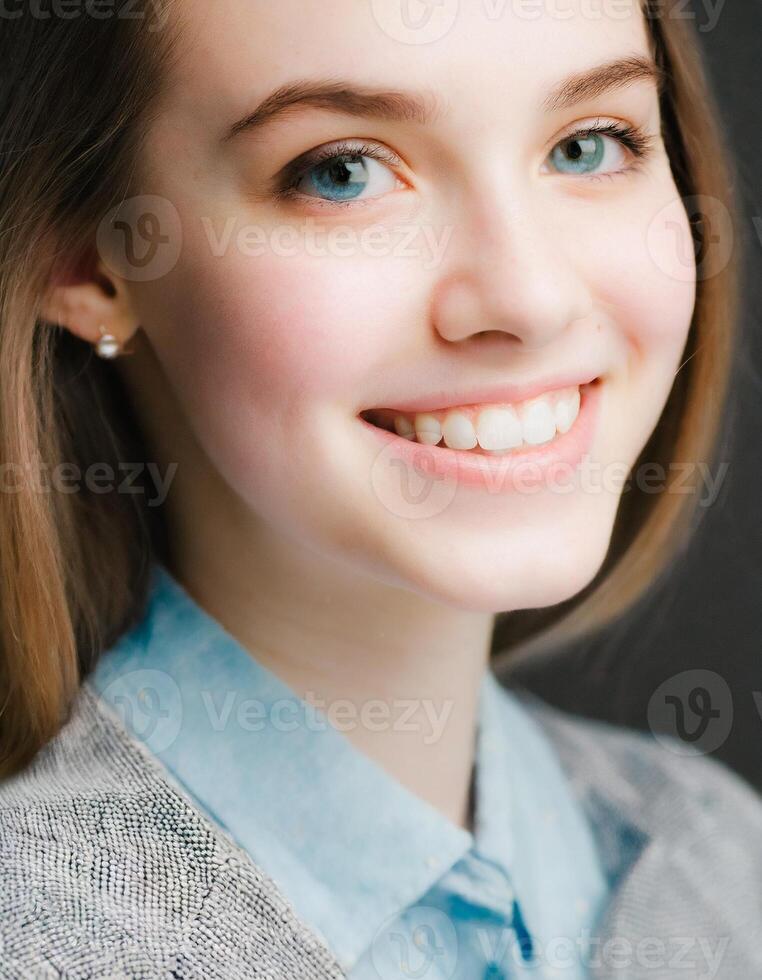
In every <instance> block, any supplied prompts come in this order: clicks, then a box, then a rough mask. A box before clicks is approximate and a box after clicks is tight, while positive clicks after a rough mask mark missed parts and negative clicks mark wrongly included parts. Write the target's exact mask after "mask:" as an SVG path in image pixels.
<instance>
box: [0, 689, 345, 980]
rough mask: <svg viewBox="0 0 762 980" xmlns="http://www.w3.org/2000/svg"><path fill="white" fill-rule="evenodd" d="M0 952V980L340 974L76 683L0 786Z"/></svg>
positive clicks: (266, 885) (269, 886)
mask: <svg viewBox="0 0 762 980" xmlns="http://www.w3.org/2000/svg"><path fill="white" fill-rule="evenodd" d="M242 937H245V938H242ZM0 949H2V951H3V955H2V957H0V960H1V961H2V964H4V965H8V964H14V966H15V967H16V968H17V969H18V971H19V973H18V974H15V973H10V974H6V973H4V972H3V966H2V965H0V977H6V976H15V975H23V976H27V975H34V976H47V975H48V973H46V972H44V971H45V970H46V969H47V970H50V969H51V964H52V963H55V965H56V967H57V968H59V969H60V968H62V964H63V965H64V966H66V965H71V967H72V969H74V967H75V965H76V967H77V968H81V969H83V970H84V966H85V965H86V966H87V968H88V970H89V971H91V972H88V975H89V976H93V977H96V976H97V977H100V976H103V977H105V976H111V975H115V974H114V973H113V971H114V970H115V969H116V970H123V971H124V972H123V973H119V975H120V976H122V975H125V976H127V975H131V976H137V975H141V976H160V975H161V976H164V975H167V976H169V975H184V973H185V972H188V973H189V974H193V975H207V974H208V975H212V974H214V973H215V969H216V968H215V963H217V964H218V963H219V962H225V963H226V965H227V966H228V972H227V975H228V976H230V977H234V978H243V977H246V976H251V975H258V969H259V968H261V965H262V963H263V962H272V963H274V964H277V966H278V967H279V968H282V974H281V973H277V974H276V975H278V976H280V975H283V976H289V977H290V976H294V977H303V978H327V977H338V976H340V975H341V974H340V973H339V972H338V969H337V968H336V967H335V965H334V963H333V958H332V956H331V954H330V953H329V951H328V950H327V948H325V947H324V946H322V944H321V943H320V942H319V941H316V937H315V936H314V934H312V933H311V932H310V930H309V929H308V928H307V927H306V926H305V925H304V924H303V923H302V922H301V921H300V920H299V919H297V917H296V916H295V914H294V912H293V910H292V908H291V906H290V905H289V903H288V902H287V901H286V899H285V898H284V897H283V896H282V894H281V893H280V892H279V891H278V889H277V888H276V886H275V884H274V883H273V882H272V881H271V880H270V879H269V878H268V877H267V875H266V874H265V873H264V872H263V871H261V869H259V868H258V867H257V866H256V865H255V864H254V863H253V862H252V861H251V860H250V858H249V856H248V855H247V854H246V853H245V852H244V851H242V850H241V849H240V848H239V847H238V846H237V845H236V844H235V842H234V841H233V840H232V839H231V838H229V837H228V836H227V835H226V834H225V832H224V831H223V830H221V828H218V827H217V826H216V825H215V824H213V823H212V822H211V821H210V820H209V819H208V818H207V817H206V815H205V814H203V813H202V812H201V811H199V810H197V809H196V807H195V806H194V805H193V803H192V802H191V801H190V799H189V798H187V797H186V796H185V795H184V793H183V791H182V790H181V788H179V787H177V786H175V785H174V784H173V783H172V781H171V779H167V778H165V775H164V769H163V767H161V765H160V763H159V762H158V760H156V759H155V758H154V757H153V756H152V755H151V754H150V752H149V751H148V749H147V748H145V746H143V745H142V744H141V743H140V742H139V741H138V740H137V739H134V738H133V737H132V735H131V734H130V733H129V732H128V731H127V730H126V729H125V728H124V726H123V725H122V724H121V723H120V722H119V721H118V720H117V718H116V716H112V715H111V714H110V713H109V712H108V710H107V709H106V708H104V706H103V705H102V704H101V703H100V701H99V699H98V697H97V695H96V694H95V693H94V692H93V691H92V690H91V689H90V688H88V687H87V685H83V686H82V687H81V689H80V693H79V696H78V698H77V700H76V702H75V705H74V706H73V709H72V712H71V714H70V717H69V719H68V721H67V722H66V723H65V725H64V726H63V727H62V729H61V730H60V732H59V733H58V735H57V736H56V737H55V738H54V739H52V740H51V741H50V742H49V743H48V744H47V745H46V746H45V747H44V748H43V749H42V750H41V751H40V752H39V753H38V754H37V756H36V757H35V759H34V760H33V762H32V763H31V764H30V765H29V766H28V767H27V768H26V769H24V770H23V771H22V772H20V773H18V774H16V775H15V776H13V777H11V778H10V779H6V780H3V781H2V782H0ZM68 957H70V958H71V963H70V964H69V959H68ZM173 970H176V971H177V972H174V973H172V972H171V971H173ZM64 974H66V975H68V974H67V973H66V970H65V969H64V970H63V973H61V974H59V973H58V972H55V973H53V972H51V973H50V975H55V976H58V975H64ZM83 975H84V974H83Z"/></svg>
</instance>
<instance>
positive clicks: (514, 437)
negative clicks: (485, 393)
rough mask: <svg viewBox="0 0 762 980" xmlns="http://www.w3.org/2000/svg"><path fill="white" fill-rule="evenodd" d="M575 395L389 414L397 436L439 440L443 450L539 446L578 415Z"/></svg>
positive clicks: (570, 391)
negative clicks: (463, 407)
mask: <svg viewBox="0 0 762 980" xmlns="http://www.w3.org/2000/svg"><path fill="white" fill-rule="evenodd" d="M580 404H581V396H580V390H579V387H577V386H573V387H568V388H564V389H562V390H556V391H553V392H546V393H545V394H543V395H538V396H537V397H536V398H531V399H529V400H527V401H525V402H522V403H520V404H518V405H515V406H514V405H491V406H489V407H487V408H483V409H482V410H481V411H479V412H476V411H475V410H473V409H471V408H466V409H462V410H461V409H453V410H451V411H449V412H440V413H437V414H436V415H435V414H432V413H430V412H419V413H418V414H417V415H415V416H414V418H413V419H412V420H411V419H410V418H409V417H408V416H405V415H402V414H400V415H396V416H395V417H394V431H395V432H396V433H397V435H398V436H401V437H402V438H403V439H410V440H411V441H418V442H419V443H423V444H424V445H427V446H436V445H438V444H439V443H440V442H441V441H442V439H444V442H445V445H446V446H447V447H448V448H449V449H474V448H476V447H479V448H480V449H483V450H484V451H485V452H487V453H504V452H508V451H510V450H512V449H516V448H519V447H521V446H522V445H524V444H526V445H528V446H539V445H542V444H543V443H546V442H550V441H551V440H552V439H554V438H555V437H556V434H557V433H561V434H563V433H566V432H568V431H569V429H571V427H572V426H573V425H574V423H575V421H576V419H577V416H578V415H579V410H580Z"/></svg>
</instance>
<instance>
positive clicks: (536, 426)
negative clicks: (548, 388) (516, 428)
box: [518, 398, 556, 446]
mask: <svg viewBox="0 0 762 980" xmlns="http://www.w3.org/2000/svg"><path fill="white" fill-rule="evenodd" d="M518 412H519V418H520V419H521V431H522V433H523V435H524V442H528V443H529V445H530V446H539V445H541V444H542V443H543V442H550V440H551V439H552V438H553V437H554V436H555V434H556V416H555V412H554V411H553V408H552V406H551V405H550V404H549V403H548V401H547V399H546V398H536V399H532V400H531V401H528V402H524V403H523V404H522V405H519V409H518Z"/></svg>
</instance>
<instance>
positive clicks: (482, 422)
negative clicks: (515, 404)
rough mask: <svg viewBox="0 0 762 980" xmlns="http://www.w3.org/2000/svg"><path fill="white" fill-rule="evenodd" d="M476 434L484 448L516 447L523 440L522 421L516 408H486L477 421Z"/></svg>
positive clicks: (501, 448)
mask: <svg viewBox="0 0 762 980" xmlns="http://www.w3.org/2000/svg"><path fill="white" fill-rule="evenodd" d="M476 436H477V438H478V440H479V445H480V446H481V447H482V449H497V450H504V449H514V448H515V447H516V446H520V445H521V443H522V442H523V439H524V437H523V434H522V430H521V422H520V421H519V417H518V415H517V414H516V409H515V408H485V409H484V411H482V412H480V413H479V417H478V419H477V421H476Z"/></svg>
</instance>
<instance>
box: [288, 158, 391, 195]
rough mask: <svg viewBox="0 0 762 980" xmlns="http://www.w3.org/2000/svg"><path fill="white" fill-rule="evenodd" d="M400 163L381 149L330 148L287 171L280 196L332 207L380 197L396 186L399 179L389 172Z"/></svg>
mask: <svg viewBox="0 0 762 980" xmlns="http://www.w3.org/2000/svg"><path fill="white" fill-rule="evenodd" d="M397 162H398V161H397V159H396V157H395V156H393V155H392V154H390V153H389V151H384V150H383V149H382V148H381V147H374V146H363V147H358V148H352V147H349V148H347V147H345V146H338V147H336V146H334V147H333V148H330V147H329V148H327V149H326V150H324V151H318V152H317V154H312V155H309V154H308V155H307V156H306V157H303V158H300V159H299V160H295V161H294V162H293V163H292V164H291V165H290V166H289V167H288V168H287V170H288V173H287V174H286V176H285V178H284V187H283V189H282V191H281V193H282V194H284V195H286V196H292V195H298V196H304V197H314V198H317V199H319V200H321V201H324V202H326V203H330V204H341V203H342V202H345V201H353V200H357V199H358V198H372V197H379V196H380V195H382V194H386V193H387V192H388V191H392V190H394V189H395V187H396V186H397V184H398V178H397V176H396V174H395V173H393V171H392V170H391V169H390V167H391V166H393V165H395V164H396V163H397Z"/></svg>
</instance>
